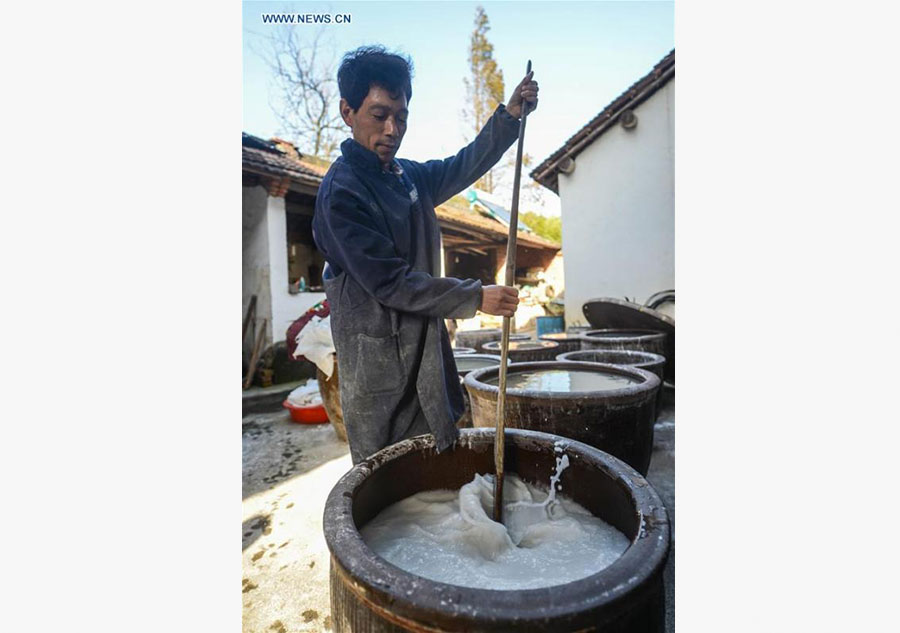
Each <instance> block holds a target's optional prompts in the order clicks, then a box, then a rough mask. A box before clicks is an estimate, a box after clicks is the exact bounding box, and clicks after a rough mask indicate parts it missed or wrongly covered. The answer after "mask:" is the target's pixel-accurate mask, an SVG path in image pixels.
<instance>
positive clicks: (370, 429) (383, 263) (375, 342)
mask: <svg viewBox="0 0 900 633" xmlns="http://www.w3.org/2000/svg"><path fill="white" fill-rule="evenodd" d="M518 133H519V121H518V119H515V118H513V117H512V116H511V115H510V114H509V113H508V112H506V109H505V108H504V107H503V106H502V105H500V106H498V107H497V110H496V111H495V112H494V114H493V115H492V116H491V118H490V119H489V120H488V122H487V124H486V125H485V126H484V128H483V129H482V130H481V132H480V133H479V134H478V136H477V137H476V138H475V140H474V141H472V143H470V144H469V145H467V146H466V147H465V148H463V149H462V150H461V151H460V152H459V153H458V154H457V155H456V156H452V157H450V158H447V159H445V160H431V161H428V162H426V163H417V162H414V161H409V160H404V159H400V160H395V161H394V165H393V169H392V170H391V171H384V170H383V169H382V167H381V164H380V162H379V160H378V157H377V156H376V154H375V153H374V152H371V151H369V150H367V149H366V148H364V147H363V146H362V145H360V144H359V143H357V142H356V141H354V140H353V139H348V140H346V141H344V142H343V143H342V144H341V153H342V156H341V157H339V158H338V159H337V160H336V161H335V162H334V163H333V164H332V166H331V168H330V169H329V170H328V173H327V174H326V175H325V178H324V179H323V181H322V184H321V186H320V187H319V193H318V196H316V213H315V217H314V219H313V234H314V237H315V241H316V245H317V246H318V248H319V250H320V251H321V252H322V253H323V255H324V256H325V260H326V261H327V262H328V266H327V267H326V270H325V274H324V283H325V292H326V294H327V296H328V302H329V304H330V306H331V330H332V334H333V336H334V344H335V348H336V350H337V358H338V374H339V377H340V385H341V406H342V408H343V413H344V423H345V425H346V428H347V437H348V439H349V443H350V453H351V457H352V459H353V463H359V462H360V461H362V460H363V459H365V458H367V457H369V456H370V455H371V454H373V453H375V452H376V451H378V450H380V449H382V448H384V447H385V446H387V445H389V444H392V443H394V442H397V441H399V440H401V439H404V438H405V437H408V436H409V435H413V434H415V433H417V432H418V433H421V432H428V431H429V430H430V431H431V433H432V434H433V435H434V437H435V440H436V445H437V448H438V450H439V451H440V450H443V449H445V448H447V447H448V446H450V445H451V444H452V443H453V442H454V441H455V440H456V437H457V436H458V433H459V432H458V431H457V428H456V421H457V420H458V419H459V417H460V415H462V413H463V410H464V401H463V394H462V388H461V387H460V384H459V378H458V377H457V373H456V363H455V362H454V360H453V352H452V350H451V348H450V338H449V336H448V335H447V329H446V327H445V326H444V319H447V318H457V319H464V318H470V317H473V316H475V312H476V310H477V309H478V308H479V306H480V305H481V282H480V281H478V280H474V279H465V280H462V279H451V278H444V277H440V270H441V262H440V229H439V226H438V221H437V217H436V215H435V212H434V207H435V206H436V205H438V204H441V203H442V202H445V201H446V200H448V199H449V198H451V197H452V196H454V195H456V194H457V193H459V192H460V191H462V190H463V189H465V188H466V187H468V186H469V185H471V184H472V183H474V182H475V181H476V180H477V179H478V178H480V177H481V176H482V175H483V174H484V173H486V172H487V171H488V170H489V169H490V168H491V167H492V166H493V165H494V164H495V163H496V162H497V161H498V160H499V159H500V157H501V156H502V155H503V153H504V152H505V151H506V150H507V149H508V148H509V147H510V145H512V144H513V143H514V142H515V140H516V138H517V137H518Z"/></svg>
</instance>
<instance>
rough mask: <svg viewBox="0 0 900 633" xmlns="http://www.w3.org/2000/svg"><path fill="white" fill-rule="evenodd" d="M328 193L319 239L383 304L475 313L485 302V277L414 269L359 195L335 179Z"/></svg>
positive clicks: (452, 314)
mask: <svg viewBox="0 0 900 633" xmlns="http://www.w3.org/2000/svg"><path fill="white" fill-rule="evenodd" d="M327 195H328V197H327V199H326V200H325V201H324V202H325V204H323V205H322V208H320V209H318V210H317V213H316V214H317V215H319V216H320V217H319V218H318V220H319V221H318V222H317V223H316V242H317V244H319V246H320V249H321V250H322V251H323V252H324V253H325V255H326V257H327V259H328V260H329V261H332V262H333V263H335V264H337V266H338V267H339V269H341V270H344V271H346V272H347V273H348V274H349V275H350V276H351V277H352V278H353V279H354V281H356V282H357V283H358V284H359V285H360V286H362V287H363V289H364V290H365V291H366V292H367V293H369V294H370V295H371V296H373V297H374V298H375V299H376V300H377V301H378V302H379V303H381V304H382V305H384V306H387V307H389V308H393V309H395V310H400V311H403V312H412V313H415V314H420V315H423V316H430V317H440V318H445V319H466V318H470V317H473V316H475V312H476V311H477V310H478V308H479V307H480V306H481V282H480V281H478V280H475V279H466V280H462V279H453V278H447V277H432V276H431V275H429V274H428V273H425V272H421V271H415V270H413V269H412V267H411V266H410V265H409V264H408V263H407V262H406V261H405V260H404V259H403V258H401V257H400V256H399V255H398V253H397V251H396V249H395V248H394V244H393V241H392V239H391V238H390V236H388V235H385V234H384V233H383V232H382V229H381V228H380V227H379V225H378V223H377V222H376V221H375V219H374V218H373V217H372V215H371V214H370V212H369V210H368V207H367V206H366V205H365V203H364V202H363V201H362V200H361V199H360V198H359V196H358V195H357V194H355V193H354V192H352V191H351V190H350V189H348V188H347V187H346V186H343V185H341V184H338V183H336V182H335V181H334V180H332V182H331V184H330V187H329V191H328V194H327Z"/></svg>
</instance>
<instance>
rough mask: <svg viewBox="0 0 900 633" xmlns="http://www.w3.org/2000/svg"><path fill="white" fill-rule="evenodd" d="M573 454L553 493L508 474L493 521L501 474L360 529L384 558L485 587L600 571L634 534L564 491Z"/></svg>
mask: <svg viewBox="0 0 900 633" xmlns="http://www.w3.org/2000/svg"><path fill="white" fill-rule="evenodd" d="M566 466H568V456H566V455H563V456H562V457H561V458H557V472H556V473H555V474H554V476H553V477H552V478H551V489H550V492H549V494H548V492H547V491H546V490H542V489H540V488H538V487H536V486H533V485H531V484H528V483H526V482H523V481H522V480H521V479H519V477H517V476H516V475H513V474H507V475H506V477H505V478H504V484H503V499H504V513H503V517H504V521H505V523H506V525H503V524H501V523H496V522H494V521H493V520H491V515H492V513H493V507H494V484H493V475H485V476H482V475H475V479H473V480H472V481H471V482H469V483H468V484H466V485H465V486H463V487H462V488H460V489H459V490H432V491H427V492H420V493H418V494H415V495H413V496H411V497H407V498H406V499H404V500H402V501H400V502H398V503H395V504H394V505H392V506H389V507H388V508H386V509H385V510H383V511H382V512H381V513H380V514H379V515H378V516H377V517H375V518H374V519H373V520H371V521H370V522H369V523H367V524H366V525H365V526H364V527H363V528H362V530H360V533H361V534H362V538H363V540H364V541H365V542H366V544H367V545H368V546H369V547H370V548H371V549H372V550H373V551H374V552H375V553H376V554H378V555H379V556H381V557H382V558H384V559H386V560H387V561H389V562H390V563H392V564H394V565H396V566H397V567H399V568H401V569H403V570H405V571H408V572H410V573H413V574H416V575H418V576H423V577H425V578H429V579H431V580H437V581H440V582H446V583H449V584H453V585H462V586H465V587H480V588H485V589H533V588H535V587H547V586H551V585H559V584H563V583H567V582H571V581H573V580H578V579H580V578H584V577H586V576H590V575H592V574H595V573H597V572H598V571H600V570H601V569H603V568H604V567H607V566H608V565H609V564H611V563H612V562H613V561H614V560H616V559H617V558H618V557H619V556H621V555H622V553H623V552H624V551H625V550H626V549H627V548H628V545H629V540H628V538H627V537H626V536H625V535H624V534H622V533H621V532H619V531H618V530H617V529H615V528H614V527H612V526H611V525H609V524H607V523H605V522H604V521H602V520H601V519H598V518H597V517H595V516H593V515H592V514H591V513H590V512H588V511H587V510H586V509H585V508H583V507H582V506H580V505H579V504H577V503H575V502H574V501H571V500H569V499H567V498H566V497H564V496H562V495H557V494H556V488H557V487H558V485H559V484H558V482H559V477H560V475H561V474H562V470H563V469H565V467H566Z"/></svg>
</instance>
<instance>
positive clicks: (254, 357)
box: [244, 319, 268, 389]
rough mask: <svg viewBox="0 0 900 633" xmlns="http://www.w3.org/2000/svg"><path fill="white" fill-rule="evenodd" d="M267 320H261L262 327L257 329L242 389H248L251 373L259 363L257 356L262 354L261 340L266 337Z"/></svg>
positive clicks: (251, 379)
mask: <svg viewBox="0 0 900 633" xmlns="http://www.w3.org/2000/svg"><path fill="white" fill-rule="evenodd" d="M267 324H268V319H263V320H262V327H261V328H259V334H257V335H256V344H255V345H254V346H253V355H252V356H251V357H250V366H249V367H248V368H247V376H246V377H245V378H244V389H247V388H249V387H250V383H251V382H253V372H255V371H256V363H258V362H259V355H260V354H261V353H262V344H263V339H265V337H266V325H267Z"/></svg>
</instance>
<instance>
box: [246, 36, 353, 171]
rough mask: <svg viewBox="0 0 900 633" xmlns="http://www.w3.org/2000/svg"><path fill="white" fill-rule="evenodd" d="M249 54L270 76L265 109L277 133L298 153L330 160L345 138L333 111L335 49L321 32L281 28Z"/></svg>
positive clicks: (335, 107) (336, 97)
mask: <svg viewBox="0 0 900 633" xmlns="http://www.w3.org/2000/svg"><path fill="white" fill-rule="evenodd" d="M264 41H265V45H264V47H263V49H262V50H257V49H254V52H255V53H256V54H257V55H259V57H260V58H261V59H262V60H263V61H264V62H265V63H266V65H267V66H268V67H269V70H270V72H271V74H272V86H271V92H270V95H269V107H270V108H271V109H272V112H273V113H274V114H275V117H276V118H277V119H278V123H279V127H280V129H279V131H278V134H279V135H281V136H283V137H284V138H285V139H286V140H289V141H291V142H292V143H294V144H295V145H297V146H298V147H299V148H300V151H301V152H302V153H304V154H312V155H315V156H320V157H322V158H334V156H335V154H336V151H337V148H338V143H339V141H340V139H341V138H342V137H343V136H344V135H345V129H344V122H343V120H342V119H341V116H340V112H339V110H338V102H339V101H340V94H339V91H338V86H337V77H336V74H337V73H336V69H337V64H336V47H335V45H334V43H333V40H332V38H330V37H328V36H327V34H326V32H325V30H324V28H323V27H320V28H319V29H317V30H315V31H310V30H309V29H307V28H304V29H302V30H301V29H298V28H297V27H296V26H293V25H281V26H279V28H278V29H276V30H273V31H272V32H271V33H270V34H268V35H266V36H265V37H264Z"/></svg>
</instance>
